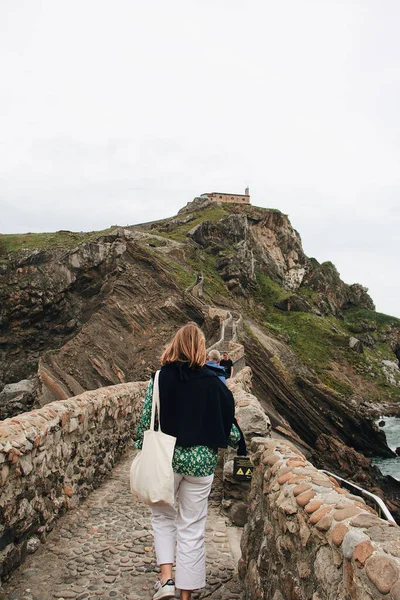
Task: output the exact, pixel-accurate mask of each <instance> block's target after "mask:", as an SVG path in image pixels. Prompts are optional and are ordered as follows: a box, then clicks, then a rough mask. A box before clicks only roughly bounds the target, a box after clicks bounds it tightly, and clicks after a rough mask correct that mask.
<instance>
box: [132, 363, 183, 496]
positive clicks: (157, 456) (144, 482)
mask: <svg viewBox="0 0 400 600" xmlns="http://www.w3.org/2000/svg"><path fill="white" fill-rule="evenodd" d="M159 375H160V371H157V373H156V376H155V378H154V384H153V403H152V407H151V422H150V429H148V430H147V431H145V432H144V437H143V446H142V450H141V451H140V452H139V454H138V455H137V456H136V457H135V458H134V459H133V462H132V466H131V475H130V481H131V492H132V494H134V495H135V496H137V497H138V498H139V500H141V501H142V502H144V503H145V504H149V505H150V506H151V505H157V506H173V505H174V500H175V498H174V472H173V470H172V457H173V454H174V449H175V443H176V438H175V437H173V436H172V435H168V434H166V433H163V432H162V431H161V425H160V390H159V384H158V378H159ZM156 409H157V414H158V431H156V430H155V429H154V422H155V416H156Z"/></svg>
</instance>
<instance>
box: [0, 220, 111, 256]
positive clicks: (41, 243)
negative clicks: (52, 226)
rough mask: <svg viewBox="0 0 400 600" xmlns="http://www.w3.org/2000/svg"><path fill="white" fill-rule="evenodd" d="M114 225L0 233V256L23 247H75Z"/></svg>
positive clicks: (44, 248) (108, 231) (109, 229)
mask: <svg viewBox="0 0 400 600" xmlns="http://www.w3.org/2000/svg"><path fill="white" fill-rule="evenodd" d="M115 227H116V226H114V227H109V228H108V229H103V230H102V231H90V232H83V231H81V232H76V231H56V232H52V233H51V232H50V233H3V234H1V235H0V258H6V257H7V255H8V254H9V253H14V252H17V251H18V250H22V249H23V248H29V249H43V250H51V249H53V248H65V249H68V248H75V246H78V245H80V244H84V243H86V242H90V241H92V240H95V239H96V238H98V237H100V236H102V235H107V233H110V231H112V230H113V229H115Z"/></svg>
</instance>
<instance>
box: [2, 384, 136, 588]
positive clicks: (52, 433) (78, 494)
mask: <svg viewBox="0 0 400 600" xmlns="http://www.w3.org/2000/svg"><path fill="white" fill-rule="evenodd" d="M146 387H147V384H145V383H127V384H124V385H118V386H110V387H108V388H104V389H99V390H95V391H92V392H85V393H83V394H81V395H80V396H77V397H75V398H70V399H69V400H67V401H66V402H54V403H52V404H48V405H47V406H46V407H44V408H41V409H40V410H35V411H32V412H29V413H25V414H23V415H20V416H19V417H18V418H17V417H14V418H12V419H6V420H5V421H3V422H1V423H0V487H1V496H0V579H1V578H2V577H4V576H6V575H7V574H8V573H9V572H10V571H11V570H12V569H14V568H15V567H16V566H18V564H20V563H21V562H22V561H23V559H24V557H25V555H26V554H27V553H29V552H30V551H32V547H31V546H32V544H36V543H37V540H38V539H40V540H41V541H44V540H45V539H46V534H47V533H48V532H49V531H50V530H51V529H52V527H53V523H54V521H55V519H57V518H58V516H60V515H61V514H63V513H64V512H65V511H66V510H69V509H70V508H73V507H75V506H77V504H78V503H79V500H80V498H82V497H85V496H86V495H87V494H88V493H89V492H90V490H92V489H93V488H95V487H97V486H98V485H99V482H100V481H101V480H102V478H103V477H104V476H105V475H106V474H107V473H108V472H109V471H110V469H111V468H112V466H113V465H114V464H115V461H116V460H117V458H118V457H119V456H121V454H122V453H123V452H124V450H125V449H126V448H127V445H128V444H129V442H130V440H131V439H132V435H133V432H134V429H135V425H136V422H137V420H138V417H139V415H140V412H141V400H142V398H143V396H144V393H145V390H146Z"/></svg>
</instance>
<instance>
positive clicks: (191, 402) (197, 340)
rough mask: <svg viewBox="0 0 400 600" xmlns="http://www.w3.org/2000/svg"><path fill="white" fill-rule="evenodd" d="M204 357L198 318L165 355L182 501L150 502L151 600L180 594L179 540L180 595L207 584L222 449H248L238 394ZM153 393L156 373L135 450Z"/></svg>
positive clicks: (164, 423)
mask: <svg viewBox="0 0 400 600" xmlns="http://www.w3.org/2000/svg"><path fill="white" fill-rule="evenodd" d="M205 362H206V343H205V338H204V334H203V333H202V331H201V330H200V329H199V327H198V326H197V325H196V324H195V323H188V324H187V325H185V326H184V327H182V328H181V329H179V331H178V332H177V334H176V335H175V337H174V339H173V340H172V342H171V343H170V344H169V346H168V347H167V348H166V350H165V351H164V353H163V355H162V357H161V364H162V368H161V371H160V377H159V387H160V419H161V429H162V431H163V432H164V433H168V434H169V435H173V436H175V437H176V438H177V441H176V446H175V452H174V456H173V461H172V466H173V470H174V478H175V494H176V497H177V501H176V502H175V507H152V524H153V530H154V543H155V550H156V555H157V562H158V564H159V565H160V571H161V581H160V582H158V585H157V586H156V587H157V589H156V592H155V594H154V596H153V600H161V599H162V598H175V582H174V580H173V576H172V566H173V563H174V559H175V544H176V546H177V549H176V550H177V551H176V572H175V575H176V586H177V588H179V589H180V590H181V592H180V594H181V595H180V597H181V600H190V598H191V592H192V590H195V589H198V588H201V587H204V586H205V584H206V564H205V548H204V531H205V525H206V519H207V506H208V496H209V494H210V490H211V484H212V481H213V478H214V470H215V467H216V465H217V459H218V448H226V447H227V446H228V444H229V445H232V446H237V445H239V453H241V454H245V453H246V446H245V443H244V439H243V435H242V433H241V431H240V428H239V427H238V425H237V423H236V421H235V404H234V399H233V395H232V393H231V392H230V390H229V389H228V388H227V387H226V385H224V384H223V383H222V381H220V380H219V378H218V376H217V375H216V373H214V372H213V371H211V370H210V369H208V368H207V367H206V366H205ZM152 394H153V378H152V379H151V380H150V383H149V386H148V389H147V392H146V396H145V400H144V407H143V412H142V417H141V420H140V423H139V425H138V428H137V431H136V433H137V437H138V440H137V442H136V443H135V446H136V447H137V448H141V447H142V442H143V434H144V431H145V430H146V429H148V428H149V426H150V417H151V403H152Z"/></svg>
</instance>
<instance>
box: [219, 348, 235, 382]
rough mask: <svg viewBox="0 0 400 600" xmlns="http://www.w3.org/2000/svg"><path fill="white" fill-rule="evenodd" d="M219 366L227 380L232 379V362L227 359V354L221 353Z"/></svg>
mask: <svg viewBox="0 0 400 600" xmlns="http://www.w3.org/2000/svg"><path fill="white" fill-rule="evenodd" d="M219 364H220V365H221V367H224V369H225V372H226V378H227V379H229V377H233V362H232V361H231V359H230V358H229V354H228V353H227V352H223V353H222V360H221V361H220V363H219Z"/></svg>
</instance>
